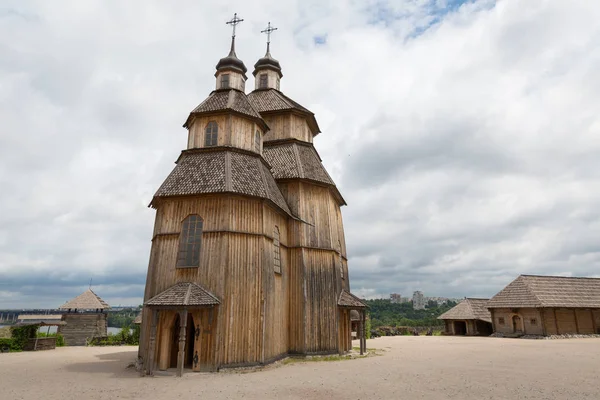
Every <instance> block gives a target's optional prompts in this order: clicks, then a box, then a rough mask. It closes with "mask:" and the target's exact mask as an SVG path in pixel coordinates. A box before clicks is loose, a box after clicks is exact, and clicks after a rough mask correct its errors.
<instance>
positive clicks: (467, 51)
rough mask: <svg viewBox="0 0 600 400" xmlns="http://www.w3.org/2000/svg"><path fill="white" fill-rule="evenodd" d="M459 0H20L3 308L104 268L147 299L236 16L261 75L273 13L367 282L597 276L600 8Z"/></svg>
mask: <svg viewBox="0 0 600 400" xmlns="http://www.w3.org/2000/svg"><path fill="white" fill-rule="evenodd" d="M454 3H455V2H447V3H446V2H440V1H426V0H423V1H409V0H406V1H387V2H386V1H374V0H368V1H350V0H348V1H342V0H336V1H332V2H328V3H323V2H320V1H308V2H306V1H302V2H300V1H288V2H280V1H275V0H270V1H266V0H265V1H260V2H258V3H257V2H252V3H248V2H242V1H235V2H229V3H228V4H223V5H215V4H213V3H211V2H204V3H199V2H196V1H191V0H190V1H182V2H178V3H177V4H171V3H165V2H159V1H156V2H153V1H144V2H141V1H138V2H135V1H133V2H126V3H123V2H116V1H115V2H110V1H109V2H106V1H97V2H83V3H76V4H75V3H64V4H63V5H62V6H61V5H60V4H58V3H57V2H52V4H50V3H47V2H43V1H40V2H28V3H23V2H20V1H8V2H5V3H4V5H3V6H2V8H0V52H2V54H3V56H2V57H0V88H1V90H0V120H1V121H2V122H3V124H2V125H3V126H2V128H1V131H0V187H2V194H3V195H2V196H1V197H0V209H2V210H3V213H2V215H0V291H2V296H1V298H0V307H2V306H8V305H12V306H17V305H41V304H40V301H41V299H42V298H43V299H44V300H43V301H44V304H51V305H59V304H58V303H61V302H62V301H64V300H65V299H66V298H69V297H72V295H75V294H77V292H78V291H80V289H81V288H82V285H83V286H85V283H87V281H88V279H89V277H90V276H94V281H95V282H97V283H98V285H103V286H102V288H103V290H105V291H106V292H107V293H108V294H107V295H103V297H107V298H108V300H109V301H115V302H117V301H119V302H121V301H123V300H124V299H129V300H131V301H132V302H134V303H136V302H138V301H139V300H136V299H139V297H140V296H141V290H142V288H143V283H144V282H143V280H144V276H145V270H146V267H147V262H148V255H149V246H150V234H151V228H152V224H153V211H152V210H149V209H147V208H146V205H147V204H148V202H149V200H150V198H151V196H152V193H153V192H154V190H155V189H156V188H157V187H158V186H159V185H160V183H161V181H162V180H163V179H164V177H165V176H166V175H167V174H168V172H169V171H170V170H171V168H172V167H173V161H174V160H175V159H176V157H177V155H178V153H179V151H180V150H181V149H182V148H183V147H184V146H185V140H186V135H185V130H184V129H182V128H181V124H182V123H183V121H184V120H185V117H186V116H187V113H188V112H189V111H190V110H191V109H192V108H193V107H194V106H195V105H197V104H198V103H200V102H201V101H202V100H203V99H204V98H205V97H206V96H207V95H208V93H209V92H210V91H211V90H212V89H213V85H214V81H213V79H214V77H213V73H214V65H215V64H216V62H217V61H218V59H219V58H220V57H222V56H224V55H225V54H226V52H227V50H228V41H229V31H228V28H227V27H226V26H225V25H224V21H226V20H227V19H229V18H230V15H231V14H232V13H233V12H234V11H237V12H238V13H239V15H241V16H242V17H243V18H244V19H245V21H244V23H243V24H241V25H240V27H239V31H238V40H237V45H238V47H237V53H238V56H240V58H242V59H243V60H244V62H245V63H246V65H247V66H248V67H249V68H250V69H251V67H252V65H253V64H254V62H255V60H256V59H258V58H259V57H260V56H262V54H263V53H264V38H263V37H261V35H260V33H259V32H260V30H261V29H263V28H264V26H265V25H266V23H267V22H268V21H271V22H273V23H274V25H275V26H277V27H279V30H278V31H277V32H276V33H275V34H274V37H273V44H272V46H273V47H272V50H273V55H274V56H275V57H276V58H278V59H279V60H280V62H281V64H282V67H283V70H284V71H283V72H284V78H283V81H282V90H283V91H284V92H285V93H286V94H288V95H289V96H290V97H292V98H294V99H295V100H297V101H298V102H300V103H301V104H303V105H305V106H307V107H308V108H310V109H311V110H313V111H314V112H315V113H316V114H317V119H318V121H319V123H320V125H321V128H322V129H323V133H322V134H321V135H319V136H318V137H317V139H316V146H317V149H318V150H319V151H320V153H321V156H322V158H323V159H324V163H325V165H326V167H327V168H328V170H329V171H330V172H331V174H332V176H333V177H334V179H335V180H336V182H337V183H338V185H339V186H340V189H341V191H342V194H343V195H344V197H345V198H346V200H347V201H348V203H349V206H348V207H347V208H346V209H345V210H344V222H345V227H346V236H347V241H348V249H349V252H350V256H351V259H350V263H351V267H350V275H351V279H352V280H351V283H352V286H353V289H354V290H356V291H357V292H359V293H361V294H364V295H367V296H377V295H387V294H389V293H391V292H402V293H403V294H409V292H411V291H413V290H418V289H421V290H423V291H424V292H425V293H426V294H432V295H434V294H437V295H444V294H446V295H454V296H462V295H470V296H471V295H482V296H486V295H487V296H489V295H493V294H494V293H495V291H497V290H498V289H499V288H501V287H502V286H504V285H505V284H506V283H508V282H509V281H510V280H511V279H512V278H514V277H515V276H516V275H517V274H519V273H524V272H529V273H548V274H550V273H557V274H558V273H560V274H572V275H593V274H597V271H598V270H599V269H598V267H599V266H600V246H599V245H598V244H597V239H596V238H597V237H599V235H600V212H599V211H598V207H597V204H598V203H599V200H600V189H599V188H600V186H599V185H598V180H599V178H600V176H599V175H600V168H599V167H600V165H599V164H600V161H599V159H600V158H599V157H598V152H599V151H600V139H599V138H600V135H599V133H600V132H599V131H600V117H598V113H597V110H598V109H600V95H599V94H598V93H600V28H598V24H597V23H596V21H598V20H600V6H599V5H597V4H596V3H595V2H590V1H583V0H581V1H572V2H562V1H558V0H556V1H545V2H521V1H516V0H504V1H500V2H498V3H495V2H493V1H487V0H481V1H475V2H467V3H465V4H463V5H462V6H460V7H454V6H452V5H453V4H454ZM450 6H452V7H451V8H450V9H449V10H448V9H446V7H450ZM266 10H268V12H267V11H266ZM448 11H449V13H446V14H445V12H448ZM315 37H320V38H321V39H322V40H321V41H324V43H320V44H317V43H315ZM249 86H252V85H249ZM43 285H45V286H46V287H47V293H46V292H44V293H43V294H39V293H40V287H41V286H43ZM36 291H37V293H38V296H35V295H34V294H33V293H35V292H36ZM44 296H45V297H44ZM15 299H18V301H17V300H15Z"/></svg>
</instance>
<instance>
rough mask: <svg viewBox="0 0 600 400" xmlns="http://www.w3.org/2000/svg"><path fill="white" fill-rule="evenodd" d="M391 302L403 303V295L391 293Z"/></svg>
mask: <svg viewBox="0 0 600 400" xmlns="http://www.w3.org/2000/svg"><path fill="white" fill-rule="evenodd" d="M390 303H402V296H401V295H400V294H399V293H392V294H390Z"/></svg>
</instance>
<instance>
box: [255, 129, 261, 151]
mask: <svg viewBox="0 0 600 400" xmlns="http://www.w3.org/2000/svg"><path fill="white" fill-rule="evenodd" d="M254 150H255V151H256V152H257V153H260V132H259V131H256V133H255V134H254Z"/></svg>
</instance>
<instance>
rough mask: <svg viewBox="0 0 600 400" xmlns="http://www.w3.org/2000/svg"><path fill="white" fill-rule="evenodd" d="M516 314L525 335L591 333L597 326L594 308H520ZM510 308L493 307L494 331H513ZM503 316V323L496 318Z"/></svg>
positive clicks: (513, 313)
mask: <svg viewBox="0 0 600 400" xmlns="http://www.w3.org/2000/svg"><path fill="white" fill-rule="evenodd" d="M516 314H517V315H519V316H520V317H521V318H523V324H524V332H523V333H525V334H527V335H563V334H593V333H594V332H595V330H596V329H597V327H598V324H597V323H595V321H594V319H593V318H592V316H593V315H595V314H594V310H590V309H582V308H543V309H535V308H521V309H517V310H516ZM513 315H515V312H513V311H512V310H511V309H494V313H493V316H494V331H495V332H499V333H507V334H510V333H513V324H512V317H513ZM500 317H504V319H505V324H504V325H500V324H499V321H498V319H499V318H500Z"/></svg>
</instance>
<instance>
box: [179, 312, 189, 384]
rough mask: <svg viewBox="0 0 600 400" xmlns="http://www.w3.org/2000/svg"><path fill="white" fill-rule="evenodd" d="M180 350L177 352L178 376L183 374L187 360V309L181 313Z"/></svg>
mask: <svg viewBox="0 0 600 400" xmlns="http://www.w3.org/2000/svg"><path fill="white" fill-rule="evenodd" d="M179 315H180V317H179V318H180V325H179V352H178V353H177V376H182V375H183V363H184V361H185V334H186V330H187V329H186V328H187V309H184V310H183V311H181V312H180V313H179Z"/></svg>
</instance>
